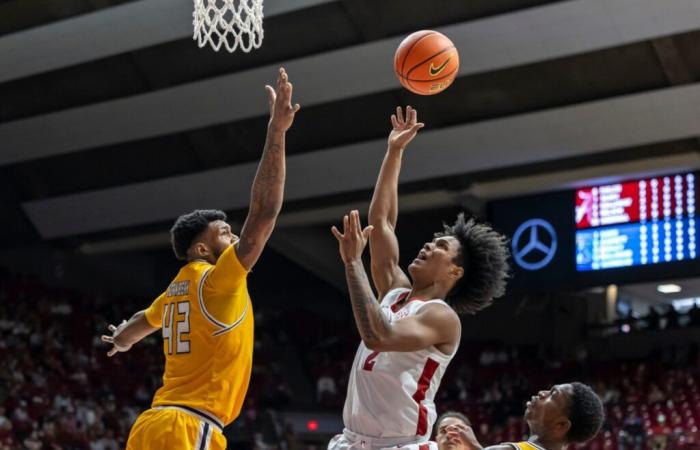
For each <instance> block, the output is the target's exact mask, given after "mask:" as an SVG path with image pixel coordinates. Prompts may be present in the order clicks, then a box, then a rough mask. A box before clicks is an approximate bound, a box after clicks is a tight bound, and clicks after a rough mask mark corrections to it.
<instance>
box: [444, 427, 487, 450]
mask: <svg viewBox="0 0 700 450" xmlns="http://www.w3.org/2000/svg"><path fill="white" fill-rule="evenodd" d="M445 430H446V431H447V438H448V439H449V440H451V441H452V442H458V443H460V444H462V445H463V446H464V447H466V448H467V449H469V450H482V448H483V447H482V446H481V444H480V443H479V441H478V440H477V439H476V435H475V434H474V430H472V428H471V427H469V426H467V425H463V424H461V423H456V424H453V425H448V426H447V427H446V429H445Z"/></svg>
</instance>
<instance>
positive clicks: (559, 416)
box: [447, 382, 605, 450]
mask: <svg viewBox="0 0 700 450" xmlns="http://www.w3.org/2000/svg"><path fill="white" fill-rule="evenodd" d="M604 420H605V412H604V410H603V402H601V400H600V398H599V397H598V395H597V394H596V393H595V392H594V391H593V389H591V387H590V386H587V385H585V384H583V383H578V382H573V383H566V384H558V385H556V386H554V387H552V388H551V389H549V390H546V391H540V392H539V393H538V394H537V395H535V396H533V397H532V398H531V399H530V401H529V402H527V405H526V409H525V421H526V422H527V426H528V428H529V429H530V438H529V439H528V440H527V441H524V442H508V443H503V444H499V445H492V446H490V447H486V449H485V450H565V449H566V448H567V446H568V445H569V444H574V443H577V444H582V443H584V442H587V441H589V440H591V439H593V438H594V437H595V436H596V434H598V431H600V427H601V426H602V425H603V421H604ZM447 435H448V436H449V437H450V439H452V440H455V441H459V442H460V443H461V444H462V445H464V446H467V448H468V449H469V450H484V447H482V446H481V444H480V443H479V441H478V440H477V439H476V436H475V435H474V432H473V431H472V429H471V428H470V427H469V426H466V425H464V424H459V423H457V424H453V425H451V426H449V427H447Z"/></svg>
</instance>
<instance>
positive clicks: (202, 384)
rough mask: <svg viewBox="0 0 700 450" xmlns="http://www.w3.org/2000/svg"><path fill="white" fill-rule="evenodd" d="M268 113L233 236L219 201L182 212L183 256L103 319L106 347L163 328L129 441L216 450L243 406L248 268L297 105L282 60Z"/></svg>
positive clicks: (275, 189)
mask: <svg viewBox="0 0 700 450" xmlns="http://www.w3.org/2000/svg"><path fill="white" fill-rule="evenodd" d="M265 89H266V91H267V95H268V102H269V105H270V121H269V124H268V129H267V138H266V140H265V147H264V149H263V154H262V157H261V159H260V164H259V165H258V171H257V173H256V175H255V180H254V181H253V186H252V189H251V198H250V208H249V210H248V215H247V217H246V219H245V222H244V224H243V228H242V229H241V235H240V238H239V237H238V236H236V235H235V234H233V232H232V231H231V227H230V226H229V225H228V224H227V223H226V214H224V213H223V212H222V211H219V210H196V211H193V212H191V213H189V214H185V215H183V216H180V217H179V218H178V219H177V221H176V222H175V225H174V226H173V227H172V229H171V240H172V245H173V250H174V252H175V255H176V256H177V258H178V259H181V260H186V261H187V264H186V265H185V266H183V267H182V269H180V271H179V272H178V274H177V276H176V277H175V278H174V279H173V281H172V282H171V283H170V285H169V286H168V287H167V289H166V290H165V292H163V293H162V294H161V295H160V296H159V297H158V298H157V299H156V300H155V301H154V302H153V304H152V305H151V306H150V307H149V308H148V309H146V310H144V311H139V312H137V313H136V314H134V315H133V317H131V319H129V321H128V322H127V321H125V322H123V323H122V324H121V325H119V326H118V327H115V326H114V325H110V326H109V330H110V331H112V335H111V336H102V340H103V341H105V342H108V343H110V344H112V349H111V350H110V351H109V353H108V355H109V356H113V355H114V354H116V353H117V352H125V351H128V350H129V349H130V348H131V346H132V345H134V344H136V343H137V342H139V341H140V340H141V339H143V338H144V337H146V336H148V335H149V334H151V333H153V332H154V331H156V330H158V329H162V334H163V352H164V353H165V373H164V374H163V386H162V387H161V388H160V389H158V391H157V392H156V394H155V396H154V398H153V403H152V407H151V409H149V410H147V411H145V412H144V413H142V414H141V415H140V416H139V417H138V419H137V420H136V422H135V423H134V425H133V426H132V428H131V433H130V434H129V440H128V442H127V449H128V450H156V449H166V448H167V449H172V450H185V449H197V450H204V449H207V448H212V449H218V450H223V449H225V448H226V439H225V438H224V435H223V434H222V431H223V427H224V426H225V425H227V424H229V423H230V422H232V421H233V420H234V419H235V418H236V417H237V416H238V414H239V413H240V410H241V406H242V404H243V400H244V398H245V394H246V391H247V389H248V382H249V380H250V373H251V367H252V358H253V325H254V324H253V311H252V305H251V301H250V296H249V294H248V288H247V280H246V278H247V274H248V272H249V271H250V270H251V268H252V267H253V266H254V265H255V263H256V261H257V260H258V258H259V257H260V254H261V253H262V251H263V248H264V247H265V244H266V242H267V240H268V238H269V237H270V234H271V233H272V230H273V228H274V226H275V221H276V220H277V216H278V214H279V212H280V209H281V207H282V199H283V193H284V180H285V135H286V132H287V130H288V129H289V128H290V127H291V125H292V122H293V120H294V115H295V114H296V112H297V111H298V110H299V105H298V104H297V105H294V106H292V103H291V100H292V84H291V83H290V82H289V81H288V77H287V73H286V72H285V70H284V69H280V71H279V77H278V79H277V84H276V87H275V88H274V89H273V88H272V87H271V86H265Z"/></svg>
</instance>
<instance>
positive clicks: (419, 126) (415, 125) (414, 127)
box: [411, 123, 425, 133]
mask: <svg viewBox="0 0 700 450" xmlns="http://www.w3.org/2000/svg"><path fill="white" fill-rule="evenodd" d="M424 126H425V124H424V123H416V124H413V126H412V127H411V132H413V133H417V132H418V130H420V129H421V128H423V127H424Z"/></svg>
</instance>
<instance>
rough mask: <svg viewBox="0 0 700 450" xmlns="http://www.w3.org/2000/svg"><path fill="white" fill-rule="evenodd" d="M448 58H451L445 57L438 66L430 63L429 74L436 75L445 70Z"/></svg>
mask: <svg viewBox="0 0 700 450" xmlns="http://www.w3.org/2000/svg"><path fill="white" fill-rule="evenodd" d="M450 59H452V58H447V59H446V60H445V62H444V63H442V64H440V66H439V67H435V66H433V63H430V76H431V77H436V76H438V75H440V72H442V71H443V70H445V67H446V66H447V63H448V62H450Z"/></svg>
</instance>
